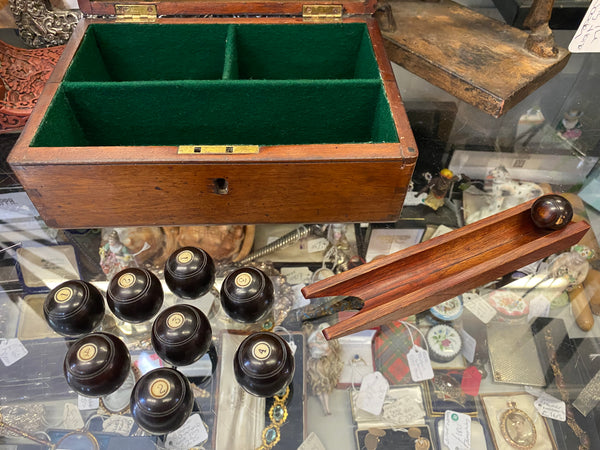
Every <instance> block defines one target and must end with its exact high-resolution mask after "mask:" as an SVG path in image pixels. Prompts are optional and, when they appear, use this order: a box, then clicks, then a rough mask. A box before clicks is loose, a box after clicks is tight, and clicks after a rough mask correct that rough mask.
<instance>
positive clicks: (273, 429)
mask: <svg viewBox="0 0 600 450" xmlns="http://www.w3.org/2000/svg"><path fill="white" fill-rule="evenodd" d="M289 395H290V387H289V386H288V387H287V388H285V393H284V394H283V395H281V396H279V395H275V396H273V400H274V401H273V405H271V408H270V409H269V418H270V419H271V423H270V424H269V425H267V426H266V427H265V428H264V430H263V431H262V445H261V446H260V447H258V448H257V450H267V449H270V448H273V447H275V445H277V443H278V442H279V440H280V439H281V432H280V428H281V426H282V425H283V424H284V422H285V421H286V420H287V417H288V411H287V407H286V406H285V402H286V400H287V398H288V396H289Z"/></svg>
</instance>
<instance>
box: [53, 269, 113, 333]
mask: <svg viewBox="0 0 600 450" xmlns="http://www.w3.org/2000/svg"><path fill="white" fill-rule="evenodd" d="M43 310H44V318H45V319H46V322H48V325H50V328H52V329H53V330H54V331H56V332H57V333H59V334H62V335H65V336H81V335H83V334H87V333H91V332H92V331H94V329H95V328H96V327H97V326H98V325H100V323H101V322H102V319H103V318H104V297H103V296H102V294H101V293H100V291H99V290H98V289H97V288H96V287H95V286H94V285H93V284H90V283H88V282H87V281H83V280H69V281H65V282H64V283H61V284H59V285H58V286H56V287H55V288H54V289H52V290H51V291H50V292H49V293H48V295H47V296H46V300H45V301H44V308H43Z"/></svg>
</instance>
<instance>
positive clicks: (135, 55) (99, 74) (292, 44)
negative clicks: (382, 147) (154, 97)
mask: <svg viewBox="0 0 600 450" xmlns="http://www.w3.org/2000/svg"><path fill="white" fill-rule="evenodd" d="M221 78H224V79H274V80H289V79H350V78H355V79H362V78H374V79H375V78H379V71H378V67H377V62H376V59H375V56H374V54H373V50H372V47H371V44H370V38H369V34H368V31H367V27H366V25H365V24H363V23H349V24H343V23H340V24H278V25H250V24H241V25H234V24H126V23H113V24H92V25H90V27H89V28H88V30H87V31H86V34H85V36H84V38H83V40H82V43H81V45H80V47H79V49H78V51H77V53H76V55H75V57H74V58H73V61H72V62H71V64H70V66H69V69H68V71H67V73H66V76H65V80H66V81H99V82H101V81H138V80H139V81H142V80H214V79H221Z"/></svg>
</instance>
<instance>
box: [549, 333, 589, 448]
mask: <svg viewBox="0 0 600 450" xmlns="http://www.w3.org/2000/svg"><path fill="white" fill-rule="evenodd" d="M544 340H545V341H546V350H547V351H548V358H549V359H550V367H552V372H553V373H554V383H555V384H556V387H557V388H558V391H559V392H560V396H561V398H562V400H563V401H564V402H565V405H566V416H567V425H569V428H571V430H573V433H575V436H577V437H578V438H579V450H588V449H589V448H590V438H589V436H588V435H587V433H586V432H585V431H583V430H582V429H581V427H580V426H579V424H578V423H577V421H576V420H575V412H574V411H573V406H572V405H571V403H570V402H569V391H568V390H567V388H566V385H565V378H564V377H563V374H562V372H561V371H560V366H559V365H558V361H557V360H556V348H555V347H554V342H553V339H552V332H551V331H550V330H549V329H548V328H546V331H545V336H544Z"/></svg>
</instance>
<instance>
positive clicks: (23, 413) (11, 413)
mask: <svg viewBox="0 0 600 450" xmlns="http://www.w3.org/2000/svg"><path fill="white" fill-rule="evenodd" d="M0 418H4V419H6V421H7V422H9V423H10V424H12V426H13V427H15V428H18V429H20V430H23V431H26V432H29V433H34V432H36V431H39V430H42V429H44V428H46V414H45V410H44V405H43V404H41V403H34V404H30V405H27V407H25V406H20V405H12V406H2V407H0ZM7 431H8V430H6V431H5V430H4V429H2V428H0V436H11V435H12V433H10V432H7Z"/></svg>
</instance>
